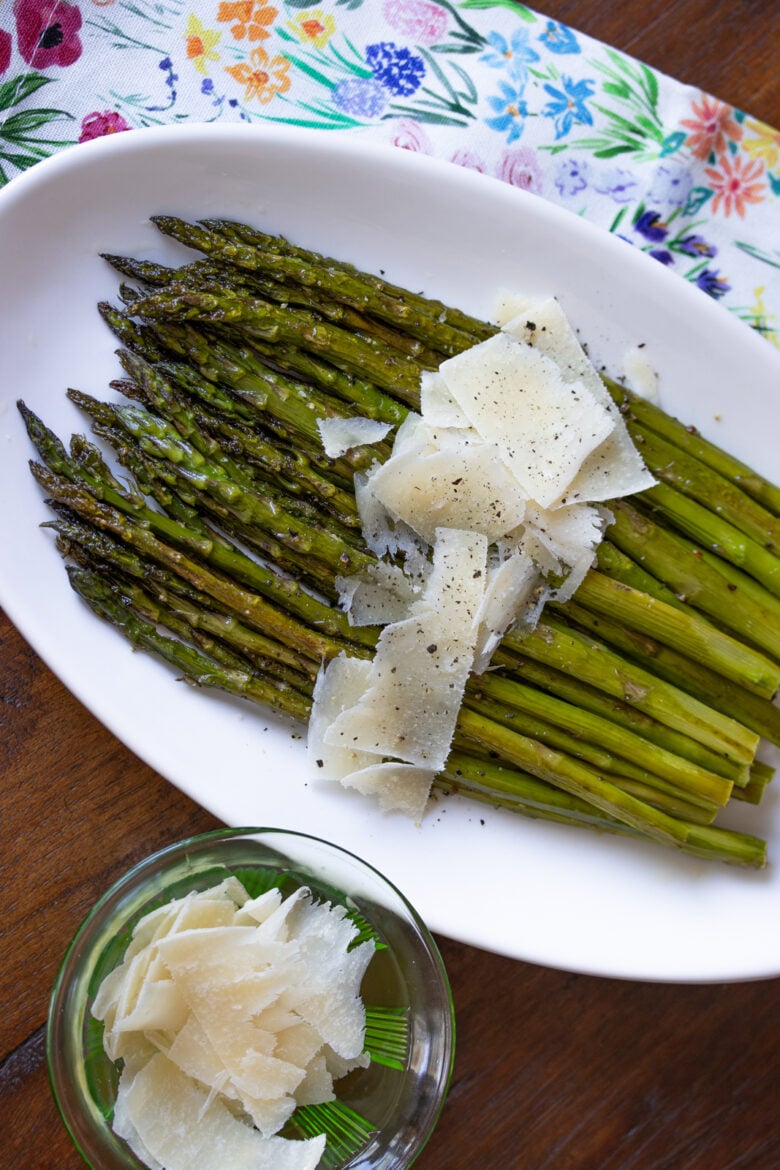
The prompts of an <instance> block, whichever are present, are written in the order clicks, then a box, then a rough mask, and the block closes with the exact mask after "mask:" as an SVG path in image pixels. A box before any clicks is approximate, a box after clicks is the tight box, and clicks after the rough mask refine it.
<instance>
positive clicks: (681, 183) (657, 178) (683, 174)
mask: <svg viewBox="0 0 780 1170" xmlns="http://www.w3.org/2000/svg"><path fill="white" fill-rule="evenodd" d="M692 187H693V178H692V176H691V173H690V171H689V170H688V168H687V167H683V166H680V165H679V164H678V163H661V165H660V166H659V167H658V168H657V170H656V172H655V174H654V175H653V181H652V184H651V186H650V190H649V191H648V193H647V198H648V199H649V200H650V202H651V203H655V204H661V205H663V204H666V206H668V207H684V206H685V204H686V203H687V202H688V196H689V195H690V193H691V188H692Z"/></svg>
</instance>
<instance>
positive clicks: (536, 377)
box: [440, 333, 614, 507]
mask: <svg viewBox="0 0 780 1170" xmlns="http://www.w3.org/2000/svg"><path fill="white" fill-rule="evenodd" d="M440 373H441V375H442V377H443V378H444V380H445V382H446V383H447V388H448V390H449V391H450V393H451V394H452V396H453V398H455V400H456V401H457V402H458V404H459V405H460V406H461V407H462V409H463V411H464V413H465V414H466V416H467V417H468V419H469V421H470V423H471V425H472V426H473V427H474V428H475V429H476V430H477V431H479V433H480V434H481V435H482V437H483V438H484V439H486V440H488V441H491V442H495V443H496V444H497V445H498V447H499V449H500V450H501V453H502V457H503V459H504V460H505V462H506V463H507V465H508V467H509V468H510V470H511V471H512V473H513V475H514V476H515V477H516V479H517V481H518V483H519V484H520V485H521V487H522V488H523V489H524V490H525V492H526V493H527V495H528V496H529V497H530V498H531V499H533V500H536V502H537V503H538V504H541V505H542V507H549V505H551V504H553V503H555V501H556V500H557V499H559V497H560V496H561V495H562V494H563V493H564V492H565V491H566V489H567V487H568V485H569V484H570V482H571V480H572V479H573V478H574V476H575V475H576V474H577V472H578V471H579V469H580V467H581V466H582V463H583V460H584V459H585V458H586V457H587V456H588V455H589V454H590V453H591V451H593V450H595V449H596V447H598V446H599V445H600V444H601V443H602V442H603V441H604V439H606V437H607V435H608V434H609V433H610V431H611V430H612V429H613V427H614V420H613V418H612V417H611V416H610V414H609V412H608V411H607V410H606V409H605V407H604V406H602V405H601V404H600V403H599V402H598V401H597V400H596V399H595V398H594V396H593V394H592V393H591V392H590V391H589V390H588V388H587V387H586V386H585V385H584V383H582V382H581V381H576V382H567V381H566V380H565V378H564V377H563V375H562V373H561V371H560V369H559V367H558V366H557V364H556V363H555V362H554V361H553V360H552V359H551V358H548V357H546V356H545V355H544V354H542V353H540V352H538V351H537V350H536V349H534V348H533V347H532V346H529V345H526V344H525V343H523V342H522V341H520V340H519V339H517V338H516V337H512V336H510V335H509V334H508V333H497V334H496V335H495V336H494V337H491V338H489V339H488V340H487V341H483V342H482V343H481V344H480V345H476V346H474V347H473V348H472V349H467V350H465V351H464V352H463V353H461V354H458V356H457V357H453V358H448V359H447V361H445V362H443V363H442V365H441V366H440Z"/></svg>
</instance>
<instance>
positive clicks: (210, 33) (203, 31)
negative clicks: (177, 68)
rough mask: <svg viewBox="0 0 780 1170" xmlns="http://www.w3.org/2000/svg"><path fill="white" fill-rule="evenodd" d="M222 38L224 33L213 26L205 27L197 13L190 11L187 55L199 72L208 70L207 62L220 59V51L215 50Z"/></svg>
mask: <svg viewBox="0 0 780 1170" xmlns="http://www.w3.org/2000/svg"><path fill="white" fill-rule="evenodd" d="M221 39H222V33H219V32H217V31H216V29H213V28H204V27H203V25H202V23H201V22H200V20H199V19H198V17H197V16H196V15H195V13H194V12H191V13H190V16H189V20H188V21H187V57H188V59H189V60H190V61H192V63H193V65H194V66H195V68H196V69H197V71H198V73H205V72H206V65H207V62H209V61H218V60H219V53H217V52H216V51H215V50H216V47H217V45H218V44H219V42H220V40H221Z"/></svg>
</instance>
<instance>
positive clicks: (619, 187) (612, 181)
mask: <svg viewBox="0 0 780 1170" xmlns="http://www.w3.org/2000/svg"><path fill="white" fill-rule="evenodd" d="M636 186H637V180H636V176H635V175H634V174H633V172H632V171H627V170H625V169H624V168H623V167H610V168H609V170H606V171H603V172H602V173H601V174H600V175H599V177H598V178H597V179H596V180H594V183H593V187H594V190H596V191H598V193H599V195H609V196H610V198H612V199H614V201H615V203H630V202H631V200H632V199H633V198H634V189H635V187H636Z"/></svg>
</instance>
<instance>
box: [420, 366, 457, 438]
mask: <svg viewBox="0 0 780 1170" xmlns="http://www.w3.org/2000/svg"><path fill="white" fill-rule="evenodd" d="M420 414H421V415H422V416H423V418H424V419H425V421H426V422H427V423H429V424H430V425H431V426H434V427H467V426H468V425H469V420H468V419H467V418H466V416H465V414H464V413H463V411H462V410H461V408H460V406H458V404H457V402H456V401H455V399H454V398H453V397H452V395H451V394H450V392H449V390H448V388H447V383H446V382H445V380H444V378H442V376H441V374H440V373H438V371H435V370H423V372H422V375H421V377H420Z"/></svg>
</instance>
